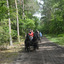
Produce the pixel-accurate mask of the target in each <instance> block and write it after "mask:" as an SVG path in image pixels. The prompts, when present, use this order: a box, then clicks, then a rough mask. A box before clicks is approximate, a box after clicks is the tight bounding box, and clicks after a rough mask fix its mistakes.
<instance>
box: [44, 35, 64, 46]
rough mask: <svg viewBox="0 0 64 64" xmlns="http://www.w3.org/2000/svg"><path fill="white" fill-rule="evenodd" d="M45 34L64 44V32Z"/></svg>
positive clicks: (52, 39) (57, 42)
mask: <svg viewBox="0 0 64 64" xmlns="http://www.w3.org/2000/svg"><path fill="white" fill-rule="evenodd" d="M44 36H46V37H47V38H48V39H49V40H50V41H52V42H54V43H56V44H58V45H61V46H64V34H59V35H55V34H53V35H52V34H46V35H44Z"/></svg>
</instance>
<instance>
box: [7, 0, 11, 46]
mask: <svg viewBox="0 0 64 64" xmlns="http://www.w3.org/2000/svg"><path fill="white" fill-rule="evenodd" d="M7 7H8V16H9V18H8V19H9V36H10V45H12V36H11V21H10V12H9V3H8V0H7Z"/></svg>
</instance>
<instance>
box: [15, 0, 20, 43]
mask: <svg viewBox="0 0 64 64" xmlns="http://www.w3.org/2000/svg"><path fill="white" fill-rule="evenodd" d="M15 6H16V16H17V34H18V42H20V35H19V21H18V8H17V1H16V0H15Z"/></svg>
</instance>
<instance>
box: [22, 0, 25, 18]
mask: <svg viewBox="0 0 64 64" xmlns="http://www.w3.org/2000/svg"><path fill="white" fill-rule="evenodd" d="M22 5H23V16H22V19H24V16H25V14H24V1H23V0H22Z"/></svg>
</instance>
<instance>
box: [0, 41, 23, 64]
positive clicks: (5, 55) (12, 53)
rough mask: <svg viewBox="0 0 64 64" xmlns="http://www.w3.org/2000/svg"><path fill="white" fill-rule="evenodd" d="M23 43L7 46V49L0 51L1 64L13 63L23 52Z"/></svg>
mask: <svg viewBox="0 0 64 64" xmlns="http://www.w3.org/2000/svg"><path fill="white" fill-rule="evenodd" d="M22 45H23V42H20V43H18V42H15V43H13V45H12V46H9V45H8V46H7V49H3V48H2V50H0V58H1V59H0V64H1V63H2V64H4V63H6V64H7V63H11V62H12V61H14V60H15V58H17V57H18V55H19V53H20V52H21V51H22V50H23V47H22Z"/></svg>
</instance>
